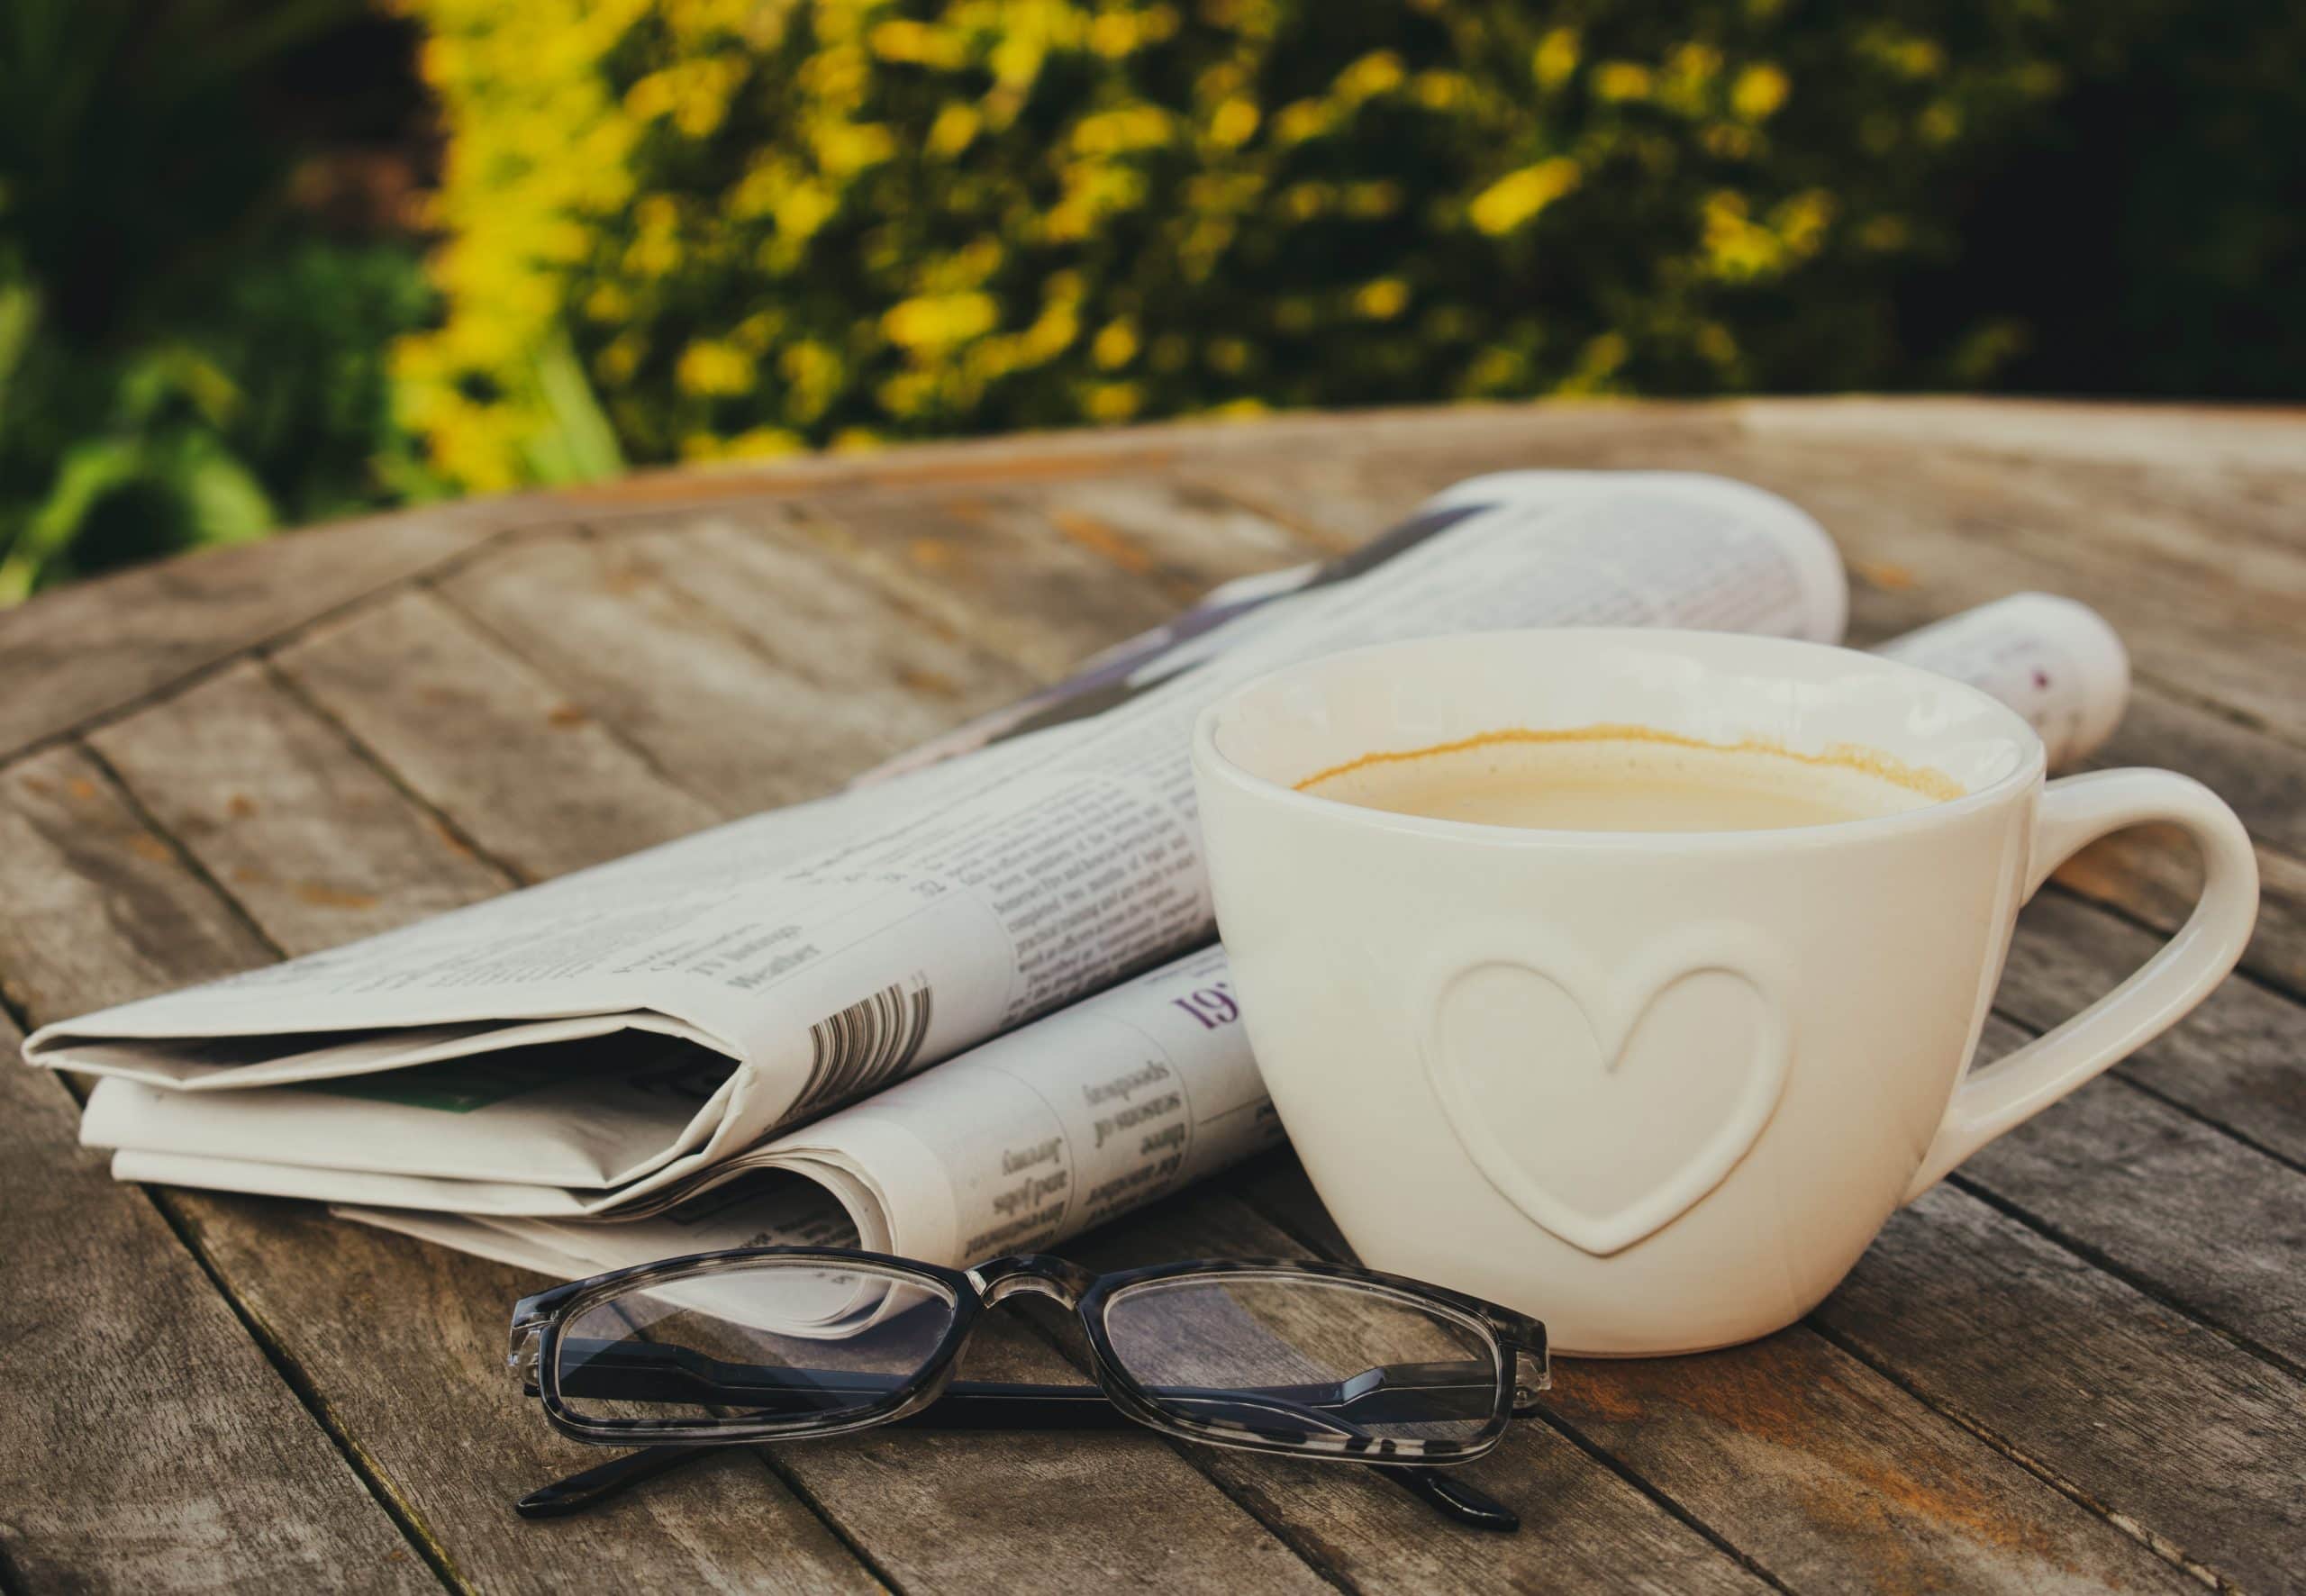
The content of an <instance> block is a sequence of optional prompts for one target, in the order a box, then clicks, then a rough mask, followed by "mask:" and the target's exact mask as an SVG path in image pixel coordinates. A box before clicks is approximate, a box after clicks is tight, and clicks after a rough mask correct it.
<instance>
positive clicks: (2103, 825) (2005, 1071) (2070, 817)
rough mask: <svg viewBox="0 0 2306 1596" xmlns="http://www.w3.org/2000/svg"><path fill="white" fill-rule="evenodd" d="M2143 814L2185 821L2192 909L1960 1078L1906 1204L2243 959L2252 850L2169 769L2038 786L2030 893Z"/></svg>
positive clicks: (2157, 1030) (2252, 883)
mask: <svg viewBox="0 0 2306 1596" xmlns="http://www.w3.org/2000/svg"><path fill="white" fill-rule="evenodd" d="M2147 821H2174V822H2175V823H2176V824H2178V825H2180V826H2183V827H2184V828H2185V830H2186V831H2187V833H2188V835H2190V836H2192V837H2193V839H2194V845H2195V846H2196V847H2197V848H2200V849H2201V850H2202V866H2203V879H2202V896H2201V898H2200V899H2199V900H2197V901H2196V902H2195V904H2194V911H2193V914H2191V915H2189V916H2188V917H2187V919H2186V923H2185V924H2184V925H2183V926H2181V927H2179V928H2178V933H2177V935H2176V936H2174V937H2172V938H2171V939H2169V940H2168V941H2167V942H2165V943H2164V944H2163V945H2162V947H2161V948H2160V950H2159V951H2158V952H2156V954H2155V956H2154V957H2152V958H2150V959H2147V961H2146V963H2145V964H2143V965H2141V966H2138V969H2137V970H2136V971H2135V972H2133V973H2132V974H2131V975H2130V976H2129V979H2128V980H2126V981H2124V982H2123V983H2122V984H2120V986H2117V987H2115V988H2114V990H2113V991H2111V992H2110V993H2107V994H2106V995H2105V996H2103V997H2102V998H2100V999H2099V1000H2098V1001H2097V1002H2094V1003H2092V1004H2091V1005H2090V1006H2089V1007H2088V1008H2086V1009H2084V1010H2083V1011H2082V1012H2080V1013H2079V1014H2076V1015H2074V1017H2073V1018H2072V1019H2070V1020H2066V1021H2065V1023H2063V1024H2061V1025H2059V1026H2058V1027H2057V1028H2056V1029H2054V1030H2051V1031H2049V1032H2047V1034H2045V1035H2042V1036H2038V1037H2037V1038H2034V1039H2033V1040H2032V1041H2030V1042H2028V1043H2027V1044H2026V1045H2025V1046H2024V1047H2020V1048H2019V1049H2018V1050H2017V1051H2016V1052H2014V1053H2011V1054H2009V1055H2008V1056H2005V1057H2003V1058H2002V1059H2000V1060H1999V1061H1997V1062H1996V1063H1994V1064H1993V1065H1991V1066H1988V1067H1986V1068H1985V1069H1983V1070H1980V1071H1977V1072H1975V1074H1973V1075H1970V1076H1969V1078H1968V1079H1966V1080H1965V1081H1964V1082H1963V1083H1962V1084H1960V1085H1959V1086H1958V1087H1956V1089H1955V1092H1954V1101H1953V1102H1951V1103H1949V1104H1947V1110H1946V1118H1945V1120H1944V1121H1943V1122H1942V1123H1941V1124H1940V1125H1939V1126H1938V1134H1937V1136H1936V1137H1935V1138H1932V1139H1931V1141H1930V1144H1929V1152H1928V1153H1927V1154H1925V1155H1924V1156H1923V1157H1922V1160H1921V1167H1920V1169H1919V1170H1918V1171H1916V1172H1915V1174H1914V1177H1913V1182H1912V1183H1911V1185H1909V1186H1907V1188H1906V1192H1905V1195H1904V1196H1903V1197H1901V1198H1900V1199H1899V1200H1898V1201H1899V1202H1900V1203H1907V1202H1912V1201H1913V1200H1914V1199H1915V1198H1917V1197H1919V1196H1920V1195H1921V1194H1922V1193H1923V1192H1927V1191H1929V1188H1930V1187H1932V1186H1934V1185H1936V1184H1937V1183H1938V1182H1939V1181H1940V1180H1941V1179H1943V1178H1944V1177H1945V1175H1946V1172H1947V1171H1948V1170H1950V1169H1952V1168H1953V1167H1954V1166H1955V1165H1956V1164H1959V1163H1960V1162H1961V1161H1962V1160H1963V1159H1965V1158H1966V1157H1968V1156H1970V1155H1971V1154H1972V1153H1975V1152H1976V1151H1977V1150H1978V1149H1979V1148H1980V1147H1984V1146H1985V1144H1986V1143H1988V1142H1990V1141H1992V1140H1993V1138H1995V1137H1997V1136H2000V1135H2001V1134H2002V1132H2003V1131H2005V1130H2009V1129H2012V1128H2013V1127H2015V1126H2017V1125H2019V1124H2020V1123H2022V1122H2023V1121H2025V1120H2030V1119H2032V1118H2033V1117H2034V1116H2035V1115H2036V1114H2038V1113H2039V1112H2041V1111H2042V1110H2044V1109H2046V1108H2047V1107H2049V1105H2050V1104H2052V1103H2054V1102H2056V1101H2057V1100H2058V1099H2059V1098H2061V1097H2064V1096H2065V1094H2066V1093H2069V1092H2071V1091H2073V1090H2074V1088H2075V1087H2077V1086H2079V1085H2081V1084H2083V1083H2084V1082H2086V1081H2090V1080H2093V1079H2095V1078H2096V1077H2097V1076H2098V1075H2101V1074H2102V1073H2103V1072H2104V1071H2105V1070H2106V1069H2108V1068H2110V1067H2111V1066H2113V1065H2115V1064H2117V1063H2119V1062H2120V1061H2121V1060H2122V1059H2124V1058H2127V1057H2129V1056H2130V1055H2131V1054H2132V1053H2135V1052H2137V1051H2138V1048H2140V1047H2144V1046H2145V1045H2146V1044H2147V1043H2148V1042H2150V1041H2152V1040H2153V1039H2154V1038H2156V1037H2158V1036H2160V1035H2161V1034H2162V1033H2163V1032H2164V1031H2165V1030H2167V1029H2170V1027H2171V1026H2173V1025H2174V1024H2176V1023H2177V1022H2178V1020H2181V1019H2182V1018H2183V1017H2184V1015H2185V1014H2186V1012H2187V1011H2189V1010H2191V1009H2192V1008H2193V1006H2194V1005H2195V1004H2196V1003H2199V1002H2202V999H2204V998H2205V997H2208V996H2209V995H2210V993H2211V988H2212V987H2214V986H2216V985H2217V984H2219V983H2220V981H2222V980H2224V979H2225V978H2226V975H2227V972H2229V970H2231V969H2233V967H2234V966H2235V963H2236V961H2237V960H2238V959H2239V958H2240V957H2242V949H2243V948H2244V947H2245V946H2247V944H2248V942H2249V940H2250V929H2251V927H2252V926H2253V925H2254V924H2255V923H2256V920H2257V917H2258V860H2257V855H2256V853H2255V852H2254V851H2252V849H2251V847H2250V838H2249V834H2248V833H2247V832H2246V831H2244V830H2242V822H2241V821H2238V820H2237V819H2235V818H2234V812H2233V811H2232V810H2230V809H2229V808H2228V807H2227V806H2226V803H2225V801H2224V800H2223V799H2221V798H2220V797H2219V796H2218V794H2217V793H2213V792H2211V790H2210V789H2209V788H2208V787H2205V786H2203V785H2202V784H2201V783H2200V782H2198V781H2195V780H2193V778H2192V777H2190V776H2183V775H2178V774H2176V773H2175V772H2174V771H2168V770H2104V771H2094V772H2093V773H2091V774H2090V775H2074V776H2067V777H2065V778H2064V779H2063V780H2059V781H2055V782H2052V783H2050V784H2049V785H2048V786H2047V787H2045V788H2044V789H2043V790H2042V797H2041V803H2040V806H2039V808H2038V812H2036V815H2035V818H2034V846H2033V852H2032V855H2031V857H2030V858H2029V863H2028V867H2027V868H2028V875H2027V881H2026V896H2027V897H2028V898H2031V897H2032V896H2033V895H2034V893H2036V892H2038V890H2040V887H2041V884H2042V883H2043V882H2044V881H2046V880H2047V879H2048V878H2049V875H2050V873H2051V872H2052V871H2053V870H2056V868H2057V867H2058V866H2060V865H2063V864H2064V863H2065V861H2066V860H2067V859H2068V858H2069V857H2072V856H2073V855H2074V854H2075V853H2078V852H2080V851H2081V850H2082V849H2083V848H2085V847H2087V846H2088V845H2089V844H2091V843H2093V842H2095V841H2096V840H2097V839H2099V838H2101V837H2103V836H2105V835H2106V834H2107V833H2108V832H2111V831H2119V830H2122V829H2123V828H2124V827H2126V826H2136V825H2142V824H2144V823H2146V822H2147Z"/></svg>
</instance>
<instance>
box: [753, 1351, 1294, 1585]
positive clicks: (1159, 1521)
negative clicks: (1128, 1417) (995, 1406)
mask: <svg viewBox="0 0 2306 1596" xmlns="http://www.w3.org/2000/svg"><path fill="white" fill-rule="evenodd" d="M961 1376H962V1377H963V1378H965V1379H975V1380H1013V1381H1030V1382H1036V1383H1070V1382H1071V1381H1072V1380H1074V1379H1075V1378H1076V1371H1075V1369H1074V1368H1073V1366H1072V1365H1070V1364H1068V1363H1067V1361H1066V1360H1065V1359H1064V1358H1063V1357H1061V1356H1059V1355H1058V1352H1057V1350H1056V1349H1055V1348H1054V1347H1051V1346H1050V1345H1049V1343H1048V1342H1047V1341H1045V1340H1043V1339H1041V1338H1040V1337H1038V1336H1036V1335H1034V1334H1033V1333H1032V1332H1031V1331H1030V1330H1029V1329H1027V1328H1025V1327H1024V1326H1022V1325H1020V1324H1018V1323H1016V1322H1014V1321H1013V1320H1012V1319H1009V1318H1008V1317H1006V1316H1003V1315H995V1316H994V1318H992V1319H988V1320H986V1321H985V1323H984V1325H983V1326H982V1328H979V1330H978V1331H977V1333H976V1338H975V1339H974V1340H973V1341H972V1342H971V1344H970V1347H969V1351H968V1354H967V1357H966V1358H965V1359H964V1361H963V1364H962V1368H961ZM767 1456H768V1457H769V1459H770V1460H771V1465H772V1466H773V1467H774V1468H775V1469H776V1472H777V1473H778V1474H782V1475H785V1476H788V1477H790V1478H791V1479H793V1480H794V1481H795V1482H797V1483H799V1485H800V1486H801V1488H802V1489H803V1491H805V1492H807V1493H808V1495H809V1497H810V1499H811V1500H813V1501H816V1502H818V1503H820V1504H822V1507H823V1509H824V1510H825V1511H826V1512H828V1513H830V1514H831V1515H833V1516H834V1518H835V1519H836V1520H837V1521H838V1522H840V1525H841V1528H842V1529H843V1531H844V1533H845V1534H847V1535H848V1536H849V1537H850V1538H851V1540H852V1541H853V1542H854V1543H855V1544H856V1545H857V1546H858V1548H859V1549H860V1550H861V1551H862V1552H863V1553H864V1554H865V1555H866V1556H867V1557H869V1558H870V1559H871V1560H872V1561H873V1563H874V1564H876V1566H878V1567H880V1568H882V1569H885V1570H886V1571H887V1573H888V1574H889V1576H890V1578H891V1579H892V1581H893V1582H894V1583H895V1584H896V1586H897V1587H898V1588H899V1589H900V1590H903V1591H916V1592H931V1591H951V1592H954V1593H955V1596H968V1593H970V1592H979V1591H984V1590H985V1589H986V1587H987V1584H988V1582H990V1583H991V1584H993V1585H994V1587H995V1588H998V1589H1001V1590H1004V1591H1008V1590H1016V1591H1079V1590H1083V1589H1105V1588H1112V1587H1118V1586H1121V1585H1137V1586H1142V1587H1146V1588H1149V1589H1155V1590H1177V1591H1198V1590H1224V1591H1245V1592H1260V1591H1303V1592H1309V1593H1310V1592H1313V1591H1327V1590H1328V1589H1329V1588H1330V1586H1329V1585H1328V1584H1327V1583H1326V1582H1324V1581H1323V1579H1322V1578H1321V1574H1320V1573H1317V1572H1316V1571H1315V1569H1314V1568H1313V1567H1312V1566H1309V1565H1308V1564H1306V1562H1305V1561H1304V1560H1303V1558H1302V1557H1300V1556H1299V1555H1298V1554H1297V1553H1296V1552H1295V1551H1294V1550H1293V1549H1292V1548H1291V1547H1290V1546H1287V1545H1285V1544H1284V1542H1283V1541H1282V1540H1281V1539H1279V1538H1276V1537H1275V1536H1274V1535H1272V1534H1271V1533H1269V1532H1268V1531H1267V1530H1266V1528H1265V1527H1264V1526H1263V1525H1261V1524H1259V1523H1258V1522H1257V1519H1255V1518H1252V1517H1251V1516H1250V1515H1249V1514H1248V1512H1245V1511H1244V1510H1242V1509H1241V1507H1240V1506H1239V1505H1238V1504H1237V1503H1236V1502H1234V1501H1230V1500H1229V1499H1228V1498H1227V1496H1226V1495H1225V1493H1223V1492H1221V1491H1219V1490H1218V1489H1217V1487H1216V1486H1215V1485H1214V1484H1213V1483H1212V1482H1211V1481H1210V1480H1209V1479H1208V1478H1207V1477H1206V1476H1205V1475H1203V1474H1201V1473H1199V1472H1197V1471H1196V1470H1195V1469H1194V1467H1193V1465H1191V1464H1189V1463H1187V1462H1186V1461H1185V1458H1184V1457H1182V1456H1180V1455H1178V1454H1177V1453H1176V1452H1175V1451H1173V1450H1171V1449H1170V1448H1169V1447H1167V1446H1165V1445H1163V1444H1162V1442H1161V1440H1160V1439H1159V1438H1158V1437H1155V1436H1153V1435H1151V1434H1149V1433H1146V1434H1139V1433H1130V1432H1128V1431H1122V1432H1119V1433H1115V1434H1094V1433H1093V1434H1088V1435H1077V1434H1076V1435H1067V1434H1063V1433H1057V1434H1038V1435H1036V1434H1003V1433H1001V1432H998V1431H993V1432H984V1433H976V1434H938V1433H935V1432H931V1431H919V1430H880V1431H867V1432H865V1433H863V1434H861V1435H857V1436H852V1437H841V1438H838V1439H834V1440H830V1441H823V1442H812V1443H807V1444H803V1445H799V1446H788V1447H784V1448H781V1449H778V1450H776V1451H775V1452H772V1453H769V1454H767ZM1021 1537H1022V1538H1021Z"/></svg>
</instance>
